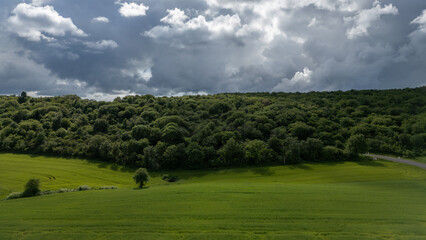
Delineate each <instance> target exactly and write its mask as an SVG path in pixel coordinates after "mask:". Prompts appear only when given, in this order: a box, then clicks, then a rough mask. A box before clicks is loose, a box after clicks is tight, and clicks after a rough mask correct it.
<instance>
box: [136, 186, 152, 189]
mask: <svg viewBox="0 0 426 240" xmlns="http://www.w3.org/2000/svg"><path fill="white" fill-rule="evenodd" d="M148 188H149V187H147V186H145V187H142V188H139V187H135V188H133V190H144V189H148Z"/></svg>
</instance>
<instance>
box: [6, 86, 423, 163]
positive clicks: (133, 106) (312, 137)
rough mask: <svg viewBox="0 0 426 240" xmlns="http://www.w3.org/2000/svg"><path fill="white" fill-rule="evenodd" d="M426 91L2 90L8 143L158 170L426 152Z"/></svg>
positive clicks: (13, 147) (13, 146) (8, 148)
mask: <svg viewBox="0 0 426 240" xmlns="http://www.w3.org/2000/svg"><path fill="white" fill-rule="evenodd" d="M425 96H426V87H422V88H416V89H403V90H381V91H379V90H364V91H347V92H342V91H337V92H310V93H233V94H217V95H207V96H183V97H154V96H151V95H145V96H128V97H124V98H117V99H115V100H114V101H113V102H102V101H93V100H86V99H80V98H79V97H77V96H61V97H44V98H31V97H28V96H27V95H26V94H24V93H23V94H21V95H20V96H18V97H16V96H0V149H1V150H2V151H18V152H32V153H51V154H56V155H61V156H73V157H88V158H94V159H99V160H102V161H108V162H115V163H118V164H123V165H128V166H132V167H146V168H153V169H174V168H189V169H197V168H206V167H227V166H243V165H263V164H274V163H275V164H282V163H286V164H291V163H299V162H303V161H315V162H320V161H342V160H347V159H351V158H354V157H356V155H357V154H358V153H362V152H365V151H369V152H375V153H388V154H396V155H406V156H416V155H422V154H426V152H425V149H426V97H425Z"/></svg>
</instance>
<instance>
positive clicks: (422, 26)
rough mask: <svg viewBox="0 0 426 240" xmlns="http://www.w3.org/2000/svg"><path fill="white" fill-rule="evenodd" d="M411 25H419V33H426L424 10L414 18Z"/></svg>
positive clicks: (425, 11)
mask: <svg viewBox="0 0 426 240" xmlns="http://www.w3.org/2000/svg"><path fill="white" fill-rule="evenodd" d="M411 24H417V25H419V29H418V30H419V31H422V32H426V9H424V10H423V12H422V14H421V15H420V16H418V17H416V18H415V19H414V20H413V21H411Z"/></svg>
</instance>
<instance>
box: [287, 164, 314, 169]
mask: <svg viewBox="0 0 426 240" xmlns="http://www.w3.org/2000/svg"><path fill="white" fill-rule="evenodd" d="M288 166H289V168H290V169H302V170H314V169H313V168H311V167H309V166H307V165H305V164H295V165H288Z"/></svg>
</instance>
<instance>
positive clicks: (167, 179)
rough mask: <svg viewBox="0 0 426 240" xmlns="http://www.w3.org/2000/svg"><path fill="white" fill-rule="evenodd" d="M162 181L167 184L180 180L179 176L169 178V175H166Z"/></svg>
mask: <svg viewBox="0 0 426 240" xmlns="http://www.w3.org/2000/svg"><path fill="white" fill-rule="evenodd" d="M161 179H163V180H164V181H166V182H176V181H178V180H179V178H178V177H177V176H169V175H164V176H163V177H162V178H161Z"/></svg>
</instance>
